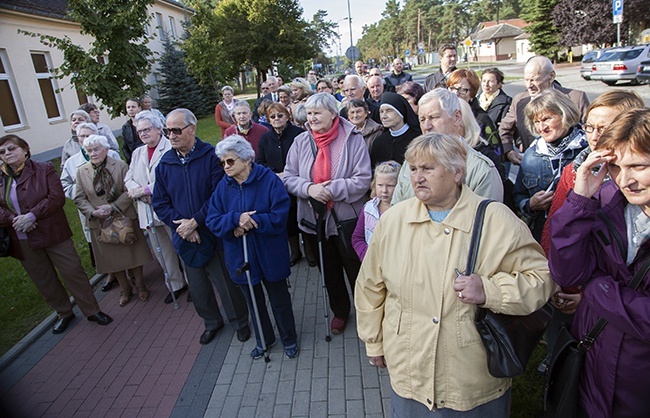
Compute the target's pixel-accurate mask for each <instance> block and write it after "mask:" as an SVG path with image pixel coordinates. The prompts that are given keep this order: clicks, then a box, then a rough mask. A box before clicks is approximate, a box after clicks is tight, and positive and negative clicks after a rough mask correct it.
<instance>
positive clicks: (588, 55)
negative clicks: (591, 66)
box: [582, 51, 598, 62]
mask: <svg viewBox="0 0 650 418" xmlns="http://www.w3.org/2000/svg"><path fill="white" fill-rule="evenodd" d="M597 56H598V52H596V51H591V52H587V53H586V54H585V56H584V57H583V58H582V62H593V61H594V60H595V59H596V57H597Z"/></svg>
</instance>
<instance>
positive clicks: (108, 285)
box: [100, 280, 117, 292]
mask: <svg viewBox="0 0 650 418" xmlns="http://www.w3.org/2000/svg"><path fill="white" fill-rule="evenodd" d="M116 284H117V280H112V281H108V280H107V281H106V283H104V285H103V286H102V287H100V289H101V290H102V292H108V291H109V290H111V289H112V288H113V287H115V285H116Z"/></svg>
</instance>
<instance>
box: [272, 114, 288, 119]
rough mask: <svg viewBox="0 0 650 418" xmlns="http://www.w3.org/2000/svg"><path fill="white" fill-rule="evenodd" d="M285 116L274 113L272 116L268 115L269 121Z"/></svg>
mask: <svg viewBox="0 0 650 418" xmlns="http://www.w3.org/2000/svg"><path fill="white" fill-rule="evenodd" d="M285 116H286V115H285V114H284V113H274V114H272V115H269V119H282V118H283V117H285Z"/></svg>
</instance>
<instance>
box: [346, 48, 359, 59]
mask: <svg viewBox="0 0 650 418" xmlns="http://www.w3.org/2000/svg"><path fill="white" fill-rule="evenodd" d="M360 55H361V54H360V52H359V48H357V47H356V46H351V47H349V48H348V49H347V50H346V51H345V56H346V57H347V58H348V59H349V60H350V61H356V60H357V58H359V56H360Z"/></svg>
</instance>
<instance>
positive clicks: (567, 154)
mask: <svg viewBox="0 0 650 418" xmlns="http://www.w3.org/2000/svg"><path fill="white" fill-rule="evenodd" d="M588 145H589V144H588V142H587V136H586V135H585V132H584V131H583V130H582V129H581V128H580V127H579V126H575V127H574V128H573V129H572V130H571V131H569V134H568V135H567V136H565V137H564V138H562V139H559V140H556V141H554V142H546V141H544V139H542V138H538V139H537V140H536V141H535V143H534V144H533V145H531V146H534V147H535V151H536V152H537V153H538V154H541V155H543V156H544V157H546V158H548V159H549V161H550V163H551V167H552V168H553V173H554V178H553V182H556V180H557V179H559V178H560V174H561V173H562V168H563V167H564V166H565V165H567V164H568V163H570V162H571V161H573V159H574V158H575V157H576V156H577V155H578V154H580V152H581V151H582V150H583V149H585V148H587V146H588Z"/></svg>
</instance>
